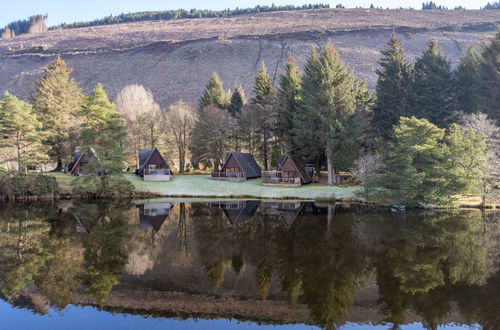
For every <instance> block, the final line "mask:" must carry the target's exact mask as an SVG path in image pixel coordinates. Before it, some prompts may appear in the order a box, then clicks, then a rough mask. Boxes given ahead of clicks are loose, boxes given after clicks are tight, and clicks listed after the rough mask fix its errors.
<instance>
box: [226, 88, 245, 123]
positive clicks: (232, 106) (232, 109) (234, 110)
mask: <svg viewBox="0 0 500 330" xmlns="http://www.w3.org/2000/svg"><path fill="white" fill-rule="evenodd" d="M245 103H246V100H245V93H244V92H243V90H242V89H241V88H239V87H237V88H235V89H234V91H233V94H232V95H231V102H230V103H229V106H228V107H227V111H229V113H230V114H232V115H233V116H236V115H237V114H239V113H240V112H241V108H243V105H245Z"/></svg>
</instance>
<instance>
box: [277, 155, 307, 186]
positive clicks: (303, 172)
mask: <svg viewBox="0 0 500 330" xmlns="http://www.w3.org/2000/svg"><path fill="white" fill-rule="evenodd" d="M287 159H290V160H291V162H292V164H293V166H294V167H295V168H296V169H297V172H298V173H299V176H300V178H301V180H302V182H303V183H309V182H311V181H312V178H311V176H310V175H309V174H308V173H307V172H306V169H305V167H304V165H303V163H302V161H301V160H300V159H298V158H297V157H293V156H292V155H290V154H288V155H283V156H279V157H278V166H277V167H278V168H277V169H278V171H280V170H281V166H282V165H283V163H284V162H285V160H287Z"/></svg>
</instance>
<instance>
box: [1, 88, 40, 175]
mask: <svg viewBox="0 0 500 330" xmlns="http://www.w3.org/2000/svg"><path fill="white" fill-rule="evenodd" d="M41 127H42V124H41V123H40V122H39V121H38V119H37V117H36V115H35V114H34V113H33V109H32V107H31V105H30V104H28V103H26V102H23V101H21V100H19V99H18V98H17V97H15V96H14V95H12V94H10V93H9V92H5V94H4V95H3V98H2V99H0V135H1V136H2V137H3V141H2V143H1V144H0V147H1V148H9V149H12V150H14V151H15V155H13V157H12V158H11V159H8V160H9V161H15V162H16V163H17V168H18V170H19V171H20V172H26V170H27V168H28V167H29V166H32V165H39V163H40V162H44V161H47V160H48V159H47V148H46V147H45V146H44V145H43V144H42V133H41V132H40V129H41Z"/></svg>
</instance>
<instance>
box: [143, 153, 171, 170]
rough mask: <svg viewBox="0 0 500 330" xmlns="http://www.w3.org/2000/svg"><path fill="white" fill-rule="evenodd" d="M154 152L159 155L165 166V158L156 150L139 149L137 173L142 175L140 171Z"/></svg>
mask: <svg viewBox="0 0 500 330" xmlns="http://www.w3.org/2000/svg"><path fill="white" fill-rule="evenodd" d="M155 152H158V154H159V155H160V157H161V159H163V162H164V163H165V164H166V165H167V167H168V164H167V162H166V161H165V158H163V156H162V155H161V153H160V151H158V149H156V148H155V149H140V150H139V173H142V170H143V169H144V167H145V166H146V165H147V164H148V162H149V160H150V159H151V157H152V156H153V154H154V153H155Z"/></svg>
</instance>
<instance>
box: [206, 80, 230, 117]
mask: <svg viewBox="0 0 500 330" xmlns="http://www.w3.org/2000/svg"><path fill="white" fill-rule="evenodd" d="M228 104H229V100H228V97H227V94H226V91H225V90H224V86H223V83H222V80H220V78H219V75H218V74H217V72H214V73H213V74H212V77H211V78H210V80H209V81H208V84H207V86H206V87H205V90H204V91H203V94H202V95H201V98H200V101H199V107H200V110H203V109H205V108H206V107H208V106H209V105H213V106H216V107H218V108H220V109H226V108H227V106H228Z"/></svg>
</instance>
